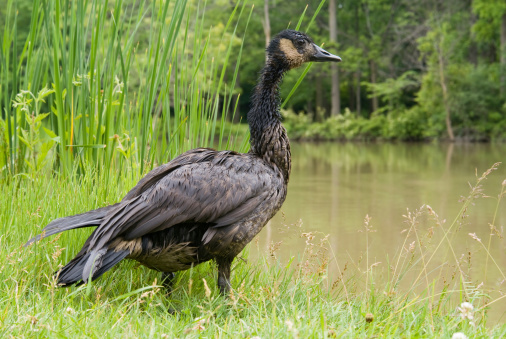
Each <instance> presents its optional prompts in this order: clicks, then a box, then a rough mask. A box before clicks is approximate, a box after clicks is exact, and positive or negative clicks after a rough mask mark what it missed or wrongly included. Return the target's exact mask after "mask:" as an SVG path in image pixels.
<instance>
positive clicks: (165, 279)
mask: <svg viewBox="0 0 506 339" xmlns="http://www.w3.org/2000/svg"><path fill="white" fill-rule="evenodd" d="M175 278H176V275H175V274H174V272H162V285H163V287H165V289H166V293H167V295H169V294H171V293H172V286H173V285H174V279H175Z"/></svg>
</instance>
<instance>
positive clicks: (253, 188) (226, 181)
mask: <svg viewBox="0 0 506 339" xmlns="http://www.w3.org/2000/svg"><path fill="white" fill-rule="evenodd" d="M188 157H189V158H192V161H188V162H181V161H180V160H181V159H179V160H178V158H176V159H174V161H175V162H177V161H179V163H178V165H177V166H176V165H174V164H172V167H171V169H170V170H167V169H165V170H164V169H159V168H157V169H155V170H153V171H152V172H154V171H156V172H155V173H149V174H148V175H147V176H146V177H145V178H144V179H142V180H141V181H140V182H139V184H138V185H137V186H136V187H135V188H134V189H133V190H132V191H134V190H135V192H136V193H135V194H131V195H130V193H129V194H128V195H127V197H129V199H126V198H125V199H123V200H122V201H121V203H120V204H118V207H117V208H115V209H114V210H113V211H111V212H110V213H109V214H108V215H107V216H106V218H104V222H103V223H102V224H101V225H100V226H99V227H98V228H97V230H96V232H95V233H94V235H93V238H92V239H91V243H90V248H91V247H94V248H102V247H103V246H104V245H105V244H106V243H107V242H109V241H110V240H111V239H113V238H115V237H117V236H121V237H122V238H124V239H127V240H130V239H135V238H138V237H141V236H143V235H146V234H149V233H153V232H157V231H161V230H163V229H166V228H168V227H171V226H173V225H176V224H181V223H213V224H214V225H213V226H214V227H222V226H227V225H230V224H233V223H235V222H237V221H239V220H241V218H244V217H245V216H247V215H248V214H249V213H251V212H252V211H253V210H254V209H255V208H256V207H257V206H258V205H259V204H260V203H261V202H262V201H264V200H265V199H268V198H269V196H270V195H272V192H271V189H270V187H272V185H273V180H277V179H276V178H277V176H276V175H275V173H274V172H273V170H272V169H271V168H270V167H268V166H267V165H265V164H264V163H263V162H262V161H261V160H260V159H258V158H254V157H252V156H251V155H248V154H237V153H231V152H217V151H212V150H206V151H205V152H204V151H203V152H201V153H200V157H195V156H194V155H191V154H190V155H188ZM176 160H177V161H176ZM171 163H172V162H170V163H169V164H167V165H171ZM167 167H169V166H167ZM160 172H162V173H163V174H160ZM129 195H130V196H129Z"/></svg>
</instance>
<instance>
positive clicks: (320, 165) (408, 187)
mask: <svg viewBox="0 0 506 339" xmlns="http://www.w3.org/2000/svg"><path fill="white" fill-rule="evenodd" d="M501 161H502V162H504V164H503V165H501V166H500V167H499V169H498V170H496V171H494V172H493V173H491V174H490V175H489V176H488V177H487V179H486V180H484V182H483V189H484V192H485V193H486V194H487V195H489V196H492V197H494V198H480V199H477V200H475V201H474V202H473V204H472V205H470V207H469V209H468V210H467V211H466V213H465V215H466V217H464V218H459V219H458V221H457V222H456V224H455V226H454V227H453V229H454V230H456V232H453V231H452V232H450V233H449V234H448V236H449V237H451V243H452V247H453V248H454V252H455V256H456V257H458V259H459V260H462V262H464V261H466V260H467V259H468V258H469V257H472V258H471V259H469V260H467V263H466V264H465V265H466V270H467V271H466V274H468V275H467V279H469V280H470V281H472V282H473V283H475V284H476V285H477V284H479V283H480V281H483V280H487V279H488V282H487V283H490V284H492V285H493V286H494V288H497V289H502V290H503V291H505V292H506V282H503V283H502V285H500V284H501V282H502V281H503V280H504V279H503V275H502V274H501V273H500V272H499V270H497V269H496V268H495V267H492V266H493V265H492V264H491V262H490V260H489V263H488V266H489V267H488V268H487V278H485V277H484V264H485V258H486V251H485V250H484V248H483V246H482V245H480V244H479V243H478V242H477V241H476V240H474V239H472V238H471V236H469V233H476V235H477V236H478V237H479V238H481V239H482V241H483V242H484V243H485V244H488V241H489V234H490V228H489V223H492V222H493V218H494V214H495V210H496V208H497V196H498V194H499V193H500V192H501V184H502V182H503V180H505V179H506V145H504V144H503V145H490V144H356V143H345V144H343V143H320V144H314V143H295V144H292V164H293V167H292V168H293V169H292V176H291V179H290V184H289V187H288V197H287V199H286V201H285V203H284V205H283V207H282V210H281V212H280V213H278V215H276V216H275V217H274V218H273V219H272V220H271V222H270V223H269V224H268V225H267V226H266V227H265V228H264V230H262V232H261V233H260V235H259V237H258V242H257V245H254V246H252V250H251V252H252V253H251V254H252V256H253V257H255V256H256V255H258V252H259V251H262V252H264V251H268V248H269V246H270V245H272V244H275V243H279V242H281V243H280V244H278V246H277V247H279V249H278V250H277V252H276V255H277V257H278V258H279V259H281V260H282V261H283V260H286V259H288V258H290V257H291V256H295V257H297V256H301V255H302V252H303V250H304V247H305V242H306V239H305V238H301V237H300V233H301V231H300V229H302V231H304V232H309V231H312V232H321V233H322V234H329V244H330V245H331V248H332V251H329V253H328V254H329V256H331V257H333V258H336V259H337V262H338V263H339V264H340V265H341V266H344V265H346V264H348V265H350V264H352V265H355V266H356V267H360V266H363V270H365V267H366V266H365V260H363V261H364V262H363V263H358V261H359V260H360V257H361V256H362V258H363V257H364V256H365V252H366V248H367V245H366V239H365V233H360V232H359V230H363V229H364V217H365V216H366V215H369V216H370V217H371V221H370V223H371V225H372V226H373V228H374V229H375V231H376V232H374V233H369V265H370V264H372V263H375V262H381V263H382V265H385V264H386V262H387V260H388V259H387V257H388V258H390V259H389V260H394V259H395V258H397V257H396V255H398V253H399V251H401V249H402V248H405V249H406V250H404V251H407V250H409V245H410V244H411V242H412V241H414V240H413V239H414V234H412V235H411V236H410V238H409V239H408V240H407V241H406V232H404V233H402V230H404V229H406V228H408V227H409V225H408V224H407V223H406V222H405V220H406V219H405V218H404V217H403V215H406V213H407V209H408V208H409V210H410V211H414V210H415V209H418V208H420V207H421V206H422V205H430V206H431V207H432V209H433V210H434V211H436V213H437V214H438V215H439V217H440V218H441V219H446V220H447V221H446V222H445V223H444V224H443V229H447V228H448V227H449V226H450V225H451V224H452V222H453V220H454V219H455V218H456V217H457V216H458V215H459V211H460V209H461V208H462V202H459V200H460V199H461V197H462V196H467V195H468V194H469V192H470V186H469V183H471V184H473V185H474V184H475V183H476V173H478V176H481V174H482V173H483V172H484V171H486V170H487V169H488V168H490V167H491V166H492V165H493V164H494V163H496V162H501ZM475 171H477V172H475ZM425 211H426V209H425ZM429 219H430V217H428V216H427V213H425V216H424V217H422V218H421V219H420V224H419V225H418V229H419V232H420V236H421V237H422V236H423V235H426V234H427V233H428V232H429V228H430V227H434V232H435V236H434V238H433V239H432V240H431V241H432V242H433V243H432V244H430V246H429V247H430V248H434V250H435V248H436V245H437V244H438V243H439V242H440V241H441V239H443V240H444V232H442V231H441V230H438V227H437V226H435V223H434V222H433V221H430V220H429ZM299 220H301V221H302V226H301V227H300V229H299V228H298V227H296V226H295V225H296V224H297V223H298V222H299ZM494 224H495V225H496V226H497V227H498V228H500V230H502V228H503V227H504V226H506V196H505V197H504V198H503V200H502V202H501V204H500V205H499V208H498V211H497V213H496V217H495V222H494ZM288 227H289V228H288ZM438 232H439V233H438ZM426 240H427V241H429V240H428V239H426ZM405 241H406V242H405ZM424 241H425V240H424ZM491 244H492V245H491V246H490V252H491V254H492V256H493V257H494V259H495V260H496V262H497V264H498V265H499V266H500V268H501V269H502V270H503V271H504V272H506V246H505V240H504V239H500V238H499V237H496V236H494V237H493V238H492V243H491ZM449 249H450V246H449V245H448V243H447V242H446V241H443V242H442V244H441V246H440V247H439V250H438V253H437V255H436V256H434V258H432V259H431V262H432V263H433V264H434V265H436V266H435V267H438V266H437V265H442V266H441V267H440V271H439V273H438V274H439V275H436V276H434V277H429V278H432V279H436V280H437V279H442V278H445V272H444V271H445V268H444V265H445V263H446V264H447V265H450V266H451V265H452V263H455V259H453V258H455V256H453V254H452V252H451V251H450V250H449ZM469 253H471V255H470V254H469ZM427 259H428V257H425V260H427ZM463 265H464V264H463ZM380 266H381V265H380ZM390 266H392V264H390ZM450 266H449V267H450ZM448 269H450V268H448ZM332 270H334V271H335V268H332V266H331V271H332ZM448 274H450V273H448ZM445 279H446V278H445ZM501 302H502V303H503V304H504V305H506V299H503V300H502V301H501ZM505 310H506V307H505Z"/></svg>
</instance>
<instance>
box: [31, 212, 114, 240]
mask: <svg viewBox="0 0 506 339" xmlns="http://www.w3.org/2000/svg"><path fill="white" fill-rule="evenodd" d="M116 205H117V204H115V205H109V206H105V207H102V208H98V209H96V210H93V211H89V212H86V213H82V214H76V215H71V216H68V217H63V218H59V219H55V220H53V221H51V222H50V223H49V224H48V225H47V226H46V227H44V229H43V230H42V232H41V234H39V235H37V236H36V237H34V238H32V239H30V240H28V242H27V243H26V244H25V245H24V246H25V247H26V246H28V245H30V244H32V243H34V242H36V241H39V240H40V239H42V238H45V237H48V236H50V235H54V234H57V233H60V232H63V231H68V230H72V229H76V228H82V227H90V226H98V225H100V223H101V222H102V220H103V219H104V217H105V216H106V215H107V213H108V212H109V211H110V210H111V209H112V208H114V207H115V206H116Z"/></svg>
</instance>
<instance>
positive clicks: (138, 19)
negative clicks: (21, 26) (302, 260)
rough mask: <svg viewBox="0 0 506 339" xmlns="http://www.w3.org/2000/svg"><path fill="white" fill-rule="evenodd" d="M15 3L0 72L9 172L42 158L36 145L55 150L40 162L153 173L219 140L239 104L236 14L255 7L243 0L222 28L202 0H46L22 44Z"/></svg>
mask: <svg viewBox="0 0 506 339" xmlns="http://www.w3.org/2000/svg"><path fill="white" fill-rule="evenodd" d="M7 6H8V13H9V15H8V17H9V18H8V20H7V21H6V24H5V28H4V44H3V45H2V53H1V74H0V79H1V83H2V86H1V93H2V95H1V96H0V97H1V99H0V100H1V105H2V107H3V112H2V119H1V120H0V140H1V143H0V153H1V155H0V172H1V173H2V176H4V177H6V176H9V175H14V174H18V173H29V172H33V173H35V172H36V171H38V170H40V168H34V169H32V168H31V167H33V166H29V164H28V163H27V161H26V158H27V152H28V153H31V155H32V156H33V158H40V157H44V158H46V157H47V159H42V160H44V161H38V160H40V159H38V160H35V163H40V164H41V165H42V164H45V163H47V164H50V166H52V168H53V170H54V171H56V172H57V173H59V174H62V175H65V176H66V175H69V174H72V173H76V172H80V173H82V172H83V171H85V170H86V169H87V168H89V167H87V166H84V164H94V167H95V169H96V170H98V171H104V170H105V171H109V172H110V173H111V174H112V173H113V172H112V171H115V172H116V171H117V170H118V171H119V169H121V168H128V169H130V168H131V169H132V170H133V171H138V172H141V173H142V172H145V171H146V170H149V169H150V168H152V167H153V166H154V165H155V164H156V163H161V162H166V161H167V160H168V158H171V157H173V156H174V155H176V154H178V153H180V152H182V151H185V150H187V149H190V148H193V147H196V146H209V145H211V143H212V142H213V141H214V138H215V132H214V131H215V129H216V127H217V126H220V125H223V124H224V122H225V121H226V116H227V115H233V114H234V112H235V108H236V102H232V98H233V91H234V88H233V86H229V87H226V86H225V85H224V84H225V82H229V81H230V80H235V78H236V77H237V72H238V64H239V61H240V58H241V53H242V43H243V42H242V41H241V43H240V44H239V47H238V48H237V47H236V46H235V45H234V43H233V42H234V41H236V40H237V39H238V38H237V35H238V34H239V33H241V34H244V33H245V32H237V24H238V22H239V21H240V20H246V21H247V22H249V18H250V16H251V9H250V8H249V6H248V7H247V6H246V4H245V2H244V1H238V2H237V4H236V5H235V8H234V9H233V11H232V14H231V15H230V17H229V19H228V22H227V24H226V26H225V29H224V30H223V31H222V32H221V37H220V38H219V39H216V37H215V36H213V37H212V38H213V39H211V34H210V31H209V30H208V29H207V28H206V25H205V22H204V15H203V13H204V10H205V3H202V2H189V1H188V0H173V1H165V2H151V1H146V0H144V1H143V0H140V1H137V0H131V1H128V0H118V1H115V2H109V1H107V0H106V1H99V0H92V1H84V0H78V1H75V2H68V1H62V0H61V1H43V2H41V1H39V0H35V1H34V2H33V11H32V18H31V27H30V34H29V36H28V38H27V40H26V41H25V43H24V45H23V46H22V48H20V46H18V39H17V38H16V37H17V21H16V20H17V19H16V18H17V15H16V2H14V1H12V0H9V2H8V4H7ZM248 12H249V14H248ZM146 23H148V24H149V29H148V30H146V29H145V27H146V26H147V24H146ZM246 27H247V24H246ZM211 44H218V45H221V46H226V47H225V50H226V54H225V55H226V57H225V58H224V59H221V60H219V59H218V58H216V59H214V58H213V55H212V54H211V53H208V51H209V50H210V49H211V48H212V47H213V46H211ZM236 49H237V50H236ZM19 50H21V52H20V53H18V52H19ZM232 51H234V53H232ZM234 66H235V67H234ZM232 83H235V82H234V81H233V82H232ZM45 86H47V87H48V89H47V90H44V91H41V90H42V89H44V88H45ZM39 91H41V93H39ZM18 93H19V94H18ZM39 94H40V95H39ZM35 98H39V101H37V102H38V103H39V105H38V108H37V109H36V108H35V105H34V102H35ZM13 103H14V105H13ZM42 111H49V112H51V113H52V114H48V115H42V116H41V114H42ZM35 120H37V123H38V125H35V122H34V121H35ZM40 125H42V129H41V128H40V127H41V126H40ZM34 129H36V131H34ZM30 135H32V136H33V138H34V139H33V140H27V139H30V137H27V136H30ZM220 137H221V138H226V137H227V136H224V135H220ZM228 137H230V136H228ZM221 138H220V142H221ZM38 141H40V142H38ZM49 141H52V143H51V142H49ZM37 142H38V143H37ZM48 142H49V143H48ZM44 143H46V145H45V146H44V147H43V145H44ZM53 144H54V146H52V145H53ZM49 145H51V147H49ZM229 146H230V147H234V145H229ZM235 147H236V148H237V149H238V150H243V151H244V150H245V149H246V147H247V146H246V144H245V143H243V144H242V145H237V146H235ZM46 160H47V161H46ZM125 164H127V165H129V166H123V165H125ZM34 171H35V172H34ZM33 173H32V174H33ZM115 174H117V173H115Z"/></svg>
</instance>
